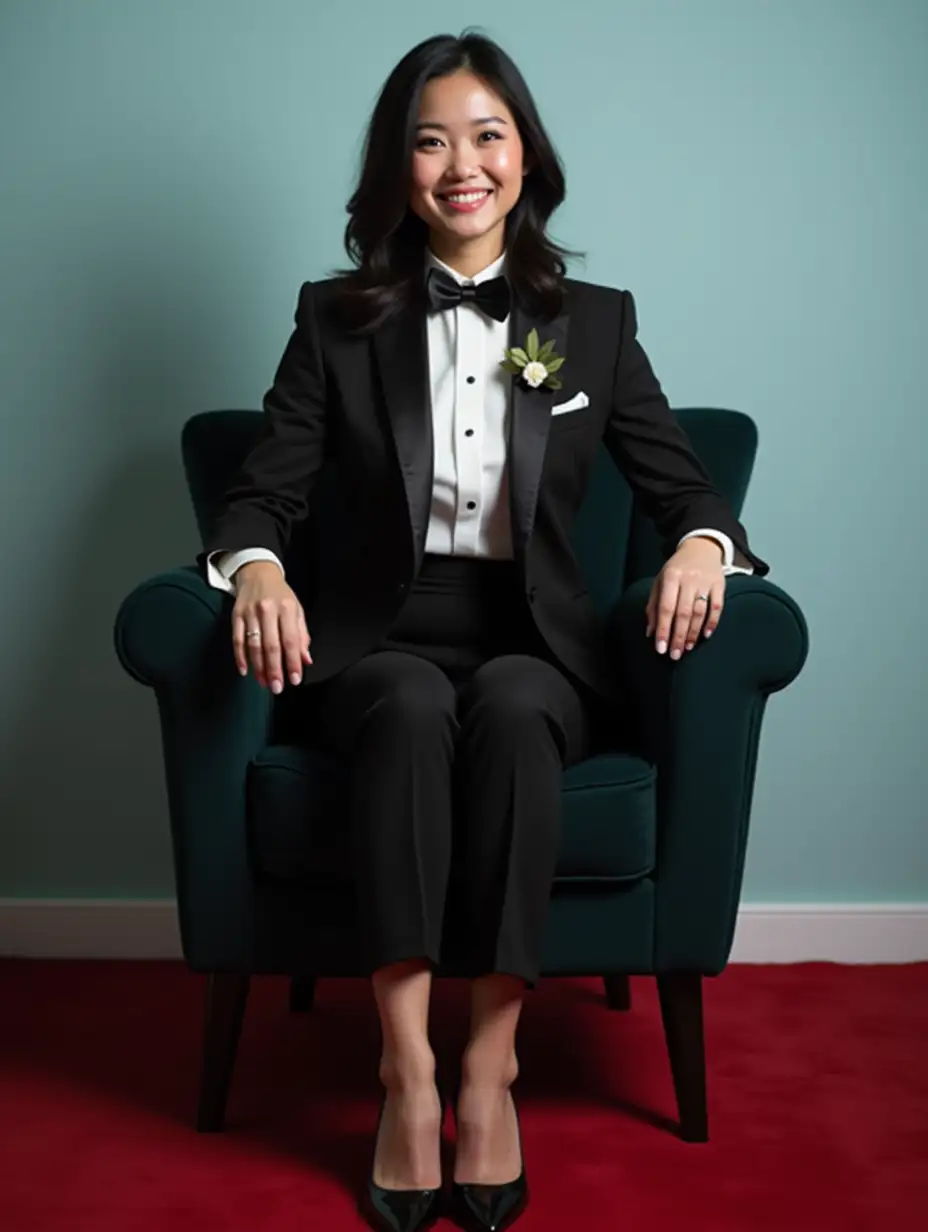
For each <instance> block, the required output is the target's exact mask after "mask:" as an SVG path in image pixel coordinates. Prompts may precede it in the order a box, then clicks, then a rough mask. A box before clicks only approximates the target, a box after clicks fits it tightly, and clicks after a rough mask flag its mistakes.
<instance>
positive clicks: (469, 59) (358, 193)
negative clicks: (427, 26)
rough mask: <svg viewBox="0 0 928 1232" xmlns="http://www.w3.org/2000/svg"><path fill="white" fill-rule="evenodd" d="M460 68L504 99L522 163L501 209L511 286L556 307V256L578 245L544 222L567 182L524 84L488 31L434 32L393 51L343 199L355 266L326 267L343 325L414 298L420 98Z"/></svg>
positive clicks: (559, 269) (424, 234) (559, 272)
mask: <svg viewBox="0 0 928 1232" xmlns="http://www.w3.org/2000/svg"><path fill="white" fill-rule="evenodd" d="M461 69H464V70H467V71H469V72H472V73H473V74H474V75H475V76H477V77H479V78H481V80H482V81H484V82H485V83H486V84H487V85H488V86H489V87H490V88H491V89H492V90H493V91H494V92H495V93H496V94H498V95H499V97H500V98H501V99H502V100H503V101H504V102H505V103H506V106H507V107H508V108H509V110H510V112H511V113H512V115H513V118H514V119H515V121H516V124H517V126H518V129H519V135H520V137H521V139H522V145H523V149H524V157H525V161H526V165H527V166H529V167H530V170H529V171H528V172H527V174H526V175H525V176H524V177H523V180H522V191H521V195H520V197H519V200H518V201H517V202H516V204H515V205H514V206H513V208H512V210H511V211H510V212H509V214H508V215H507V218H506V254H507V260H506V265H507V274H508V276H509V278H510V281H511V283H512V286H513V290H514V292H515V293H516V295H517V296H518V297H519V299H520V300H521V301H522V302H523V303H524V304H525V305H526V306H527V307H528V308H529V309H530V310H532V311H534V312H537V313H538V314H539V315H541V316H542V317H543V318H545V319H550V318H551V317H554V316H556V315H557V313H558V311H559V310H560V308H561V305H562V302H563V295H564V277H565V274H566V263H565V258H566V257H574V256H582V255H583V254H582V253H576V252H573V251H571V250H570V249H566V248H562V247H560V246H559V245H558V244H555V243H554V241H553V240H551V239H550V238H549V236H548V234H547V232H546V229H545V228H546V225H547V222H548V219H549V218H550V217H551V215H552V214H553V213H554V211H555V210H556V209H557V207H558V206H559V205H560V204H561V202H562V201H563V200H564V197H565V195H566V186H565V180H564V171H563V168H562V166H561V162H560V159H559V158H558V155H557V153H556V151H555V149H554V146H553V145H552V143H551V140H550V138H549V137H548V134H547V133H546V132H545V129H544V125H543V124H542V122H541V118H540V116H539V115H538V109H537V108H536V106H535V102H534V100H533V98H532V96H531V93H530V92H529V89H528V86H527V85H526V84H525V80H524V78H523V77H522V74H521V73H520V72H519V70H518V69H517V68H516V66H515V64H514V63H513V62H512V60H511V59H510V58H509V56H507V55H506V53H505V52H504V51H503V50H502V48H500V47H499V46H497V44H496V43H494V42H493V41H492V40H491V39H489V38H486V37H484V36H483V35H480V34H475V33H471V32H465V33H464V34H462V35H461V36H460V37H459V38H456V37H455V36H454V35H452V34H439V35H436V36H435V37H434V38H430V39H426V40H425V41H424V42H422V43H419V45H418V46H416V47H414V48H413V49H412V51H410V52H407V54H406V55H405V56H404V57H403V59H402V60H400V62H399V64H397V66H396V68H394V69H393V71H392V72H391V74H390V76H389V77H388V78H387V81H386V83H385V84H384V86H383V89H382V90H381V92H380V96H379V98H378V99H377V102H376V104H375V106H374V111H373V114H372V116H371V118H370V121H369V123H368V126H367V131H366V135H365V140H364V150H363V154H362V165H361V170H360V174H359V177H358V181H357V186H356V188H355V190H354V192H353V194H352V196H351V199H350V200H349V202H348V205H347V210H348V213H349V215H350V219H349V222H348V225H347V226H346V228H345V249H346V251H347V252H348V255H349V257H350V258H351V260H352V261H353V262H354V267H353V268H351V269H349V270H333V271H332V274H333V275H334V276H336V277H337V278H338V279H340V283H339V286H338V287H337V289H336V293H335V296H334V300H335V304H334V306H335V309H336V311H337V313H338V315H339V317H340V318H341V321H342V324H343V325H344V326H345V327H347V328H348V330H349V331H350V332H353V333H361V334H363V333H368V332H370V331H371V330H373V329H376V328H377V326H379V325H380V324H381V323H382V322H383V321H385V320H386V319H387V318H388V317H390V316H392V315H393V313H395V312H396V311H398V310H399V309H400V308H402V307H405V306H406V305H408V304H410V303H416V302H422V301H421V299H420V297H421V295H422V292H423V286H424V271H423V260H424V250H425V246H426V244H427V242H428V227H427V225H426V223H425V222H424V221H423V220H422V219H421V218H419V217H418V215H416V214H415V213H414V212H413V211H412V209H410V207H409V187H410V178H411V171H412V158H413V152H414V150H415V145H416V139H417V133H416V124H417V122H418V117H419V105H420V100H421V96H422V90H423V88H424V87H425V84H426V82H428V81H431V80H432V79H433V78H435V77H446V76H449V75H450V74H452V73H455V72H457V71H459V70H461Z"/></svg>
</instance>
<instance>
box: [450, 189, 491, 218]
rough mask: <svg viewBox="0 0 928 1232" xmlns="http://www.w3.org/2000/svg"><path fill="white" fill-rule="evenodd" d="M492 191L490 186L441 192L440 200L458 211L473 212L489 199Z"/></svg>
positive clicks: (462, 212) (463, 212)
mask: <svg viewBox="0 0 928 1232" xmlns="http://www.w3.org/2000/svg"><path fill="white" fill-rule="evenodd" d="M491 192H492V189H490V188H478V189H476V190H475V191H473V192H453V193H440V194H439V200H440V201H443V202H444V203H445V205H447V206H448V207H449V209H452V210H457V211H458V213H461V214H472V213H473V212H474V210H479V209H480V207H481V206H482V205H483V203H484V202H485V201H487V200H488V199H489V197H490V194H491Z"/></svg>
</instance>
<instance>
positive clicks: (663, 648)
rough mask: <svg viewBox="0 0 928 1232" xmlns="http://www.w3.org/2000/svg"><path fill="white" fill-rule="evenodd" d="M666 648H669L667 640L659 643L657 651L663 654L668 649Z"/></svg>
mask: <svg viewBox="0 0 928 1232" xmlns="http://www.w3.org/2000/svg"><path fill="white" fill-rule="evenodd" d="M666 649H667V643H666V642H658V643H657V653H658V654H663V653H664V652H665V651H666Z"/></svg>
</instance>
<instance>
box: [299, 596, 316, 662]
mask: <svg viewBox="0 0 928 1232" xmlns="http://www.w3.org/2000/svg"><path fill="white" fill-rule="evenodd" d="M300 635H301V637H302V639H303V643H302V645H301V647H300V655H301V657H302V658H303V659H304V660H305V662H306V663H308V664H311V663H312V661H313V656H312V655H311V654H310V650H309V647H310V644H311V642H312V640H313V639H312V638H311V637H310V635H309V629H308V628H307V627H306V613H305V612H304V611H303V608H302V605H301V606H300Z"/></svg>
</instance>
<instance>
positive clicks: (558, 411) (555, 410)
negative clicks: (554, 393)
mask: <svg viewBox="0 0 928 1232" xmlns="http://www.w3.org/2000/svg"><path fill="white" fill-rule="evenodd" d="M589 405H590V400H589V398H588V397H587V396H586V394H585V393H584V392H583V390H582V389H581V390H580V392H579V393H578V394H574V396H573V397H572V398H568V399H567V401H566V402H559V403H558V405H557V406H552V408H551V414H552V415H564V414H566V412H567V411H579V410H580V409H581V407H584V406H589Z"/></svg>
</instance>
